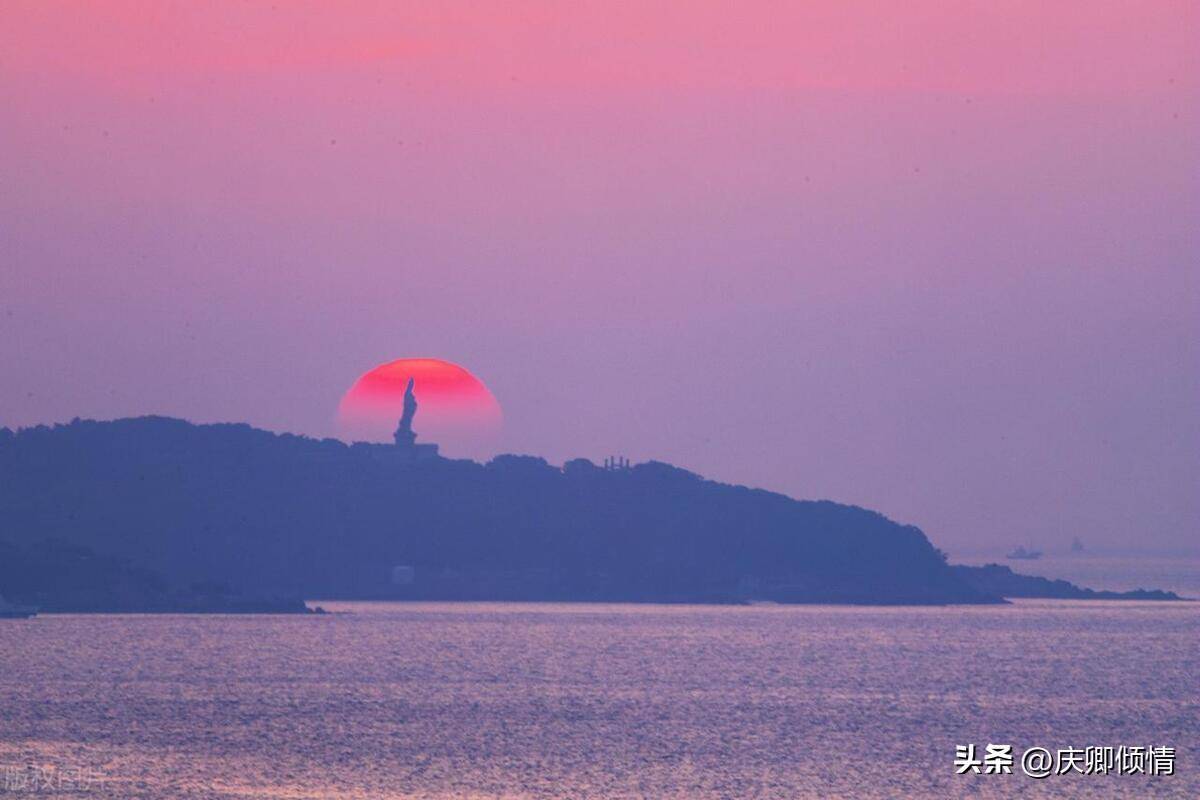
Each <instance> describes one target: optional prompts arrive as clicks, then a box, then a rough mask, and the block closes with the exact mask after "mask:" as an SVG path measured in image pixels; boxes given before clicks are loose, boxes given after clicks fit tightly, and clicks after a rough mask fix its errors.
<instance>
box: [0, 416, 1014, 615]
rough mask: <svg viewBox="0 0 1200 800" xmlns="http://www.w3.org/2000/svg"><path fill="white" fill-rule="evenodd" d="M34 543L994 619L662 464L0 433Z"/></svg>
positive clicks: (0, 497) (909, 555) (495, 586)
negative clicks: (958, 608) (950, 610)
mask: <svg viewBox="0 0 1200 800" xmlns="http://www.w3.org/2000/svg"><path fill="white" fill-rule="evenodd" d="M46 539H59V540H62V541H63V542H67V543H71V544H74V545H81V546H85V547H89V548H92V549H94V550H95V551H97V552H99V553H103V554H106V555H107V556H112V557H115V558H119V559H124V560H126V562H128V563H129V564H130V565H131V566H136V567H137V568H142V569H147V570H152V571H154V572H155V573H157V574H159V575H161V576H162V579H163V580H164V581H166V582H168V583H169V584H170V585H173V586H189V585H192V584H195V583H200V582H211V581H216V582H222V583H227V584H231V585H234V586H238V587H243V588H245V589H247V590H249V591H252V592H254V593H255V594H259V595H271V596H294V597H309V598H316V597H320V598H409V599H480V600H482V599H509V600H622V601H656V602H745V601H751V600H766V601H777V602H805V603H878V604H941V603H984V602H1002V601H1001V600H999V598H998V596H997V595H996V594H994V593H991V592H986V591H981V590H979V589H977V588H975V587H973V586H972V585H970V584H969V583H967V582H966V581H964V580H963V579H962V577H960V576H959V575H958V574H956V573H955V572H954V571H953V570H951V569H950V568H949V567H948V566H947V565H946V563H945V558H944V556H943V555H942V554H941V553H940V552H939V551H938V550H936V549H935V548H934V547H933V546H932V545H931V544H930V543H929V541H928V539H926V537H925V535H924V534H923V533H922V532H921V531H920V530H918V529H917V528H915V527H913V526H910V525H899V524H897V523H895V522H892V521H890V520H888V519H886V518H885V517H883V516H881V515H880V514H877V513H875V512H872V511H868V510H865V509H862V508H857V507H854V506H846V505H839V504H837V503H832V502H827V501H819V502H808V501H803V502H802V501H797V500H793V499H790V498H788V497H785V496H783V495H780V494H775V493H772V492H767V491H762V490H756V489H748V488H746V487H743V486H731V485H727V484H721V483H716V482H713V481H708V480H704V479H703V478H701V477H699V476H698V475H695V474H694V473H691V472H688V471H686V470H682V469H678V468H676V467H673V466H670V465H668V464H663V463H658V462H650V463H646V464H639V465H635V466H631V467H626V466H625V465H624V463H622V464H621V465H620V467H619V468H614V469H605V468H601V467H598V466H596V465H595V464H593V463H592V462H590V461H587V460H586V459H575V460H573V461H568V462H567V463H566V464H565V465H564V466H563V467H562V468H558V467H554V466H551V465H549V464H547V463H546V461H545V460H543V459H541V458H535V457H532V456H515V455H506V456H499V457H497V458H495V459H493V460H492V461H491V462H489V463H488V464H486V465H483V464H478V463H475V462H473V461H465V460H451V459H445V458H441V457H438V456H433V457H431V458H423V459H413V458H412V457H411V454H407V453H406V451H405V450H404V448H398V447H396V446H392V445H374V444H362V443H359V444H354V445H346V444H344V443H342V442H340V441H336V440H332V439H325V440H314V439H309V438H304V437H299V436H293V435H289V434H283V435H276V434H272V433H269V432H266V431H262V430H256V429H254V428H251V427H250V426H248V425H244V424H222V425H192V424H189V423H187V422H184V421H182V420H176V419H169V418H163V417H141V418H136V419H121V420H115V421H112V422H94V421H79V420H76V421H74V422H72V423H70V424H68V425H57V426H53V427H46V426H39V427H36V428H28V429H24V430H21V431H20V432H18V433H16V434H14V433H12V432H11V431H7V430H2V431H0V540H7V541H9V542H13V543H14V544H17V545H20V546H22V547H25V548H28V547H30V546H32V545H33V544H34V543H37V542H40V541H43V540H46ZM139 576H140V577H139ZM148 580H149V579H148V578H147V577H146V576H145V575H144V574H142V573H137V574H136V575H135V574H133V573H131V574H129V575H128V576H126V577H125V578H122V581H124V584H122V585H125V584H134V583H139V582H141V583H145V582H146V581H148ZM118 583H120V581H118ZM139 585H140V584H139ZM5 593H9V592H8V590H7V589H6V588H5V587H4V586H3V585H0V594H5ZM13 594H14V595H15V596H17V595H16V593H13ZM151 594H152V592H151Z"/></svg>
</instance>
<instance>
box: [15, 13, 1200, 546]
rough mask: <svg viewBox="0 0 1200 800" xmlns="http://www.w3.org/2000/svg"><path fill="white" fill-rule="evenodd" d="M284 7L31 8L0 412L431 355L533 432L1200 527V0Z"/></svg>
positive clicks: (933, 532)
mask: <svg viewBox="0 0 1200 800" xmlns="http://www.w3.org/2000/svg"><path fill="white" fill-rule="evenodd" d="M276 5H277V7H274V8H273V7H272V5H271V4H269V3H243V2H236V3H234V2H229V3H205V4H196V3H186V4H184V3H180V4H171V3H162V2H147V3H105V4H97V3H90V4H89V3H50V2H28V3H6V4H5V5H4V7H3V9H0V108H3V109H4V110H3V112H0V113H2V114H3V116H2V117H0V120H2V122H3V124H0V374H3V376H4V380H3V381H0V424H4V425H9V426H21V425H29V424H35V423H38V422H50V421H55V420H66V419H70V418H71V417H73V416H76V415H79V416H88V417H98V418H107V417H115V416H123V415H129V414H140V413H147V412H156V413H166V414H172V415H178V416H184V417H187V418H189V419H193V420H197V421H213V420H245V421H249V422H251V423H253V424H257V425H261V426H263V427H267V428H271V429H274V430H291V431H297V432H302V433H308V434H312V435H331V434H332V433H333V432H334V430H335V428H334V414H335V411H336V408H337V403H338V400H339V398H340V397H341V395H342V393H343V392H344V391H345V390H346V388H347V387H348V386H349V385H350V384H351V383H352V382H353V381H354V379H355V378H356V377H357V376H358V375H359V374H361V373H362V372H363V371H364V370H366V369H368V368H370V367H371V366H373V365H375V364H378V363H381V362H384V361H388V360H391V359H395V358H401V357H407V356H433V357H439V358H445V359H449V360H452V361H454V362H457V363H460V364H463V365H464V366H466V367H468V368H470V369H471V370H472V371H473V372H474V373H475V374H476V375H478V376H479V377H480V378H482V379H483V380H484V381H486V382H487V384H488V385H489V386H490V387H491V389H492V391H493V392H494V394H495V395H496V396H497V398H498V399H499V401H500V403H501V404H502V406H503V408H504V416H505V426H506V427H505V430H504V434H503V437H504V440H503V447H504V449H509V450H514V451H520V452H534V453H539V454H543V455H546V456H547V457H548V458H550V459H551V460H554V461H561V460H562V459H564V458H568V457H573V456H576V455H586V456H591V457H593V458H595V459H600V458H602V457H603V456H605V455H607V454H609V453H610V452H621V453H624V454H626V455H628V456H630V457H631V458H633V459H634V460H640V459H644V458H651V457H653V458H660V459H663V460H667V461H672V462H675V463H678V464H680V465H682V466H686V467H688V468H691V469H694V470H696V471H699V472H701V473H704V474H706V475H709V476H712V477H715V478H719V479H724V480H731V481H736V482H744V483H749V484H752V485H759V486H765V487H768V488H772V489H778V490H781V491H785V492H787V493H789V494H793V495H795V496H799V497H828V498H831V499H836V500H841V501H844V502H852V503H857V504H860V505H865V506H870V507H873V508H877V509H879V510H881V511H883V512H884V513H887V514H888V515H889V516H892V517H895V518H897V519H900V520H903V521H906V522H912V523H915V524H918V525H921V526H922V527H923V528H924V529H925V530H926V531H927V532H928V533H929V534H930V536H931V537H932V538H933V539H934V540H935V542H938V543H940V544H943V545H945V546H947V547H948V548H949V549H951V550H952V551H954V550H959V551H969V550H987V549H991V550H996V549H1006V548H1008V547H1009V546H1011V545H1012V544H1015V543H1017V542H1023V543H1031V542H1032V543H1034V544H1038V545H1041V546H1043V547H1047V548H1054V547H1062V546H1065V544H1066V543H1067V542H1069V540H1070V537H1071V536H1073V535H1080V536H1082V537H1083V538H1084V539H1085V540H1087V541H1089V542H1094V543H1095V544H1096V545H1097V546H1108V547H1112V548H1132V547H1138V546H1143V545H1144V546H1148V547H1152V548H1156V549H1159V550H1167V549H1189V548H1190V549H1192V550H1195V548H1196V541H1197V537H1196V533H1197V531H1196V523H1197V520H1198V519H1200V500H1197V497H1198V496H1200V493H1198V492H1196V488H1197V486H1200V414H1198V413H1197V411H1198V409H1197V401H1198V398H1200V352H1198V347H1197V341H1200V337H1198V335H1197V334H1198V333H1200V331H1198V330H1197V322H1196V320H1197V319H1200V287H1198V282H1197V278H1196V262H1197V254H1198V253H1200V234H1198V233H1197V224H1196V220H1197V219H1200V214H1198V212H1200V179H1198V175H1200V157H1198V156H1197V153H1200V147H1198V145H1200V135H1198V134H1200V104H1198V99H1200V68H1198V67H1200V63H1198V55H1200V45H1197V44H1196V43H1197V42H1198V41H1200V24H1198V23H1200V11H1198V9H1197V6H1196V5H1195V4H1194V3H1133V2H1130V3H1104V2H1089V3H1044V2H1027V3H1001V2H978V3H927V2H910V3H852V2H849V3H848V2H837V3H834V2H828V3H815V4H809V5H807V6H805V5H801V4H794V3H787V4H784V3H780V4H768V3H757V4H755V3H736V4H734V3H726V4H716V3H644V2H638V3H614V2H606V3H572V4H561V3H539V4H533V3H478V2H472V3H461V4H452V3H436V4H430V3H423V4H416V3H413V4H405V3H383V2H381V3H365V2H343V3H339V4H327V3H322V4H311V5H308V4H296V3H282V2H281V3H277V4H276ZM434 9H436V10H434ZM418 428H419V420H418ZM482 454H483V453H477V454H476V455H482Z"/></svg>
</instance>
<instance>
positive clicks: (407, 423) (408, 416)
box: [393, 378, 417, 447]
mask: <svg viewBox="0 0 1200 800" xmlns="http://www.w3.org/2000/svg"><path fill="white" fill-rule="evenodd" d="M415 380H416V379H415V378H409V379H408V386H407V387H406V388H405V390H404V414H403V415H402V416H401V417H400V426H399V427H398V428H396V432H395V433H394V434H393V438H394V439H395V440H396V444H397V445H400V446H402V447H412V446H413V444H414V443H415V442H416V441H417V434H416V433H414V432H413V429H412V423H413V417H414V416H416V413H417V396H416V394H415V393H414V392H413V384H414V382H415Z"/></svg>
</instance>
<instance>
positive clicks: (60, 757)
mask: <svg viewBox="0 0 1200 800" xmlns="http://www.w3.org/2000/svg"><path fill="white" fill-rule="evenodd" d="M1105 588H1107V587H1105ZM1176 588H1186V587H1184V586H1178V587H1176ZM322 605H324V606H325V607H326V608H327V609H328V610H329V611H330V612H332V613H329V614H325V615H311V616H255V615H247V616H183V615H41V616H38V617H36V618H34V619H30V620H0V798H3V797H5V796H12V797H97V798H100V797H103V798H123V799H128V798H281V799H282V798H286V799H287V800H296V799H298V798H314V799H316V798H364V799H367V798H369V799H371V800H384V799H386V798H679V799H680V800H682V799H683V798H689V799H691V800H704V799H705V798H921V799H922V800H924V798H956V797H972V798H1002V797H1039V798H1040V797H1052V798H1119V797H1129V798H1154V797H1169V798H1197V797H1200V698H1198V689H1200V603H1188V602H1118V601H1090V602H1089V601H1039V600H1028V601H1020V602H1016V603H1013V604H1012V605H1005V606H977V607H969V606H952V607H940V608H930V607H923V608H914V607H890V608H881V607H852V606H773V605H756V606H747V607H719V606H685V605H679V606H667V605H596V604H490V603H473V604H469V603H461V604H455V603H409V604H402V603H323V604H322ZM971 745H974V747H975V751H974V756H972V755H971V751H969V750H967V748H968V747H970V746H971ZM988 745H993V746H996V748H997V751H998V753H999V754H998V755H996V756H995V757H993V758H990V759H989V760H988V765H989V766H991V767H993V768H994V769H995V771H994V772H991V773H988V772H987V771H986V769H980V771H979V772H975V771H974V768H973V767H972V766H971V763H972V758H974V760H978V761H982V760H983V756H984V754H985V753H986V752H987V747H988ZM1005 748H1008V751H1007V752H1010V753H1011V755H1012V759H1013V761H1012V771H1011V772H1007V771H1005V770H1004V768H1003V766H1004V763H1005V756H1004V753H1005V752H1006V751H1005ZM1037 748H1045V749H1046V750H1047V752H1048V753H1050V754H1051V758H1052V759H1053V763H1054V764H1055V767H1054V769H1055V770H1057V769H1058V768H1059V767H1060V766H1061V765H1062V764H1063V763H1065V764H1066V765H1067V768H1068V769H1067V772H1066V773H1065V774H1054V773H1052V774H1049V775H1045V776H1040V777H1034V776H1031V775H1030V774H1026V772H1025V771H1024V768H1023V764H1024V759H1025V757H1026V756H1025V754H1026V753H1027V752H1028V751H1032V750H1036V749H1037ZM1088 748H1093V749H1092V750H1091V751H1090V752H1091V753H1094V754H1095V756H1094V760H1093V765H1104V764H1105V763H1108V761H1113V762H1114V765H1113V768H1110V769H1106V770H1104V771H1103V772H1100V771H1097V769H1089V770H1087V771H1088V772H1091V774H1085V772H1084V771H1082V770H1083V768H1084V767H1085V766H1086V765H1085V764H1084V763H1083V762H1082V761H1081V760H1080V757H1079V756H1078V755H1071V754H1073V753H1075V751H1079V752H1081V753H1084V754H1086V753H1088V752H1089V750H1088ZM1105 748H1113V750H1112V751H1108V750H1106V749H1105ZM1118 748H1124V749H1123V750H1121V749H1118ZM1155 748H1173V751H1172V752H1171V756H1172V757H1171V759H1170V765H1171V767H1172V768H1173V774H1156V775H1150V774H1147V772H1148V771H1149V770H1150V766H1151V764H1150V762H1151V759H1149V758H1145V759H1144V760H1143V763H1144V764H1145V766H1144V768H1143V770H1142V771H1137V770H1136V769H1135V767H1136V765H1137V761H1138V758H1137V755H1138V753H1142V754H1146V753H1150V752H1154V750H1153V749H1155ZM1060 751H1064V752H1066V753H1067V754H1068V755H1067V756H1065V757H1063V756H1062V754H1061V753H1060ZM1157 752H1158V753H1159V757H1158V758H1157V761H1158V764H1157V765H1156V771H1158V772H1165V771H1166V763H1167V758H1166V751H1164V750H1161V749H1158V750H1157ZM1110 753H1111V754H1112V755H1111V756H1110V755H1109V754H1110ZM1117 754H1120V755H1119V756H1118V755H1117ZM1121 759H1126V760H1127V761H1128V763H1127V764H1126V766H1127V767H1129V769H1128V770H1122V771H1121V774H1117V770H1116V768H1115V765H1116V763H1119V762H1120V760H1121ZM964 765H965V766H964ZM960 768H962V769H965V772H964V773H963V774H958V772H959V770H960ZM1040 771H1041V768H1038V769H1037V770H1035V772H1040Z"/></svg>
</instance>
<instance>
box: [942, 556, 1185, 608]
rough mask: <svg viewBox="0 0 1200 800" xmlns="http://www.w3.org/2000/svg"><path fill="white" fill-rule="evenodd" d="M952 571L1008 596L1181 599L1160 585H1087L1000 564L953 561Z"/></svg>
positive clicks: (983, 589)
mask: <svg viewBox="0 0 1200 800" xmlns="http://www.w3.org/2000/svg"><path fill="white" fill-rule="evenodd" d="M950 569H951V570H953V571H954V574H955V575H957V576H958V577H960V578H962V579H963V580H964V581H966V582H967V583H969V584H970V585H971V586H974V587H975V588H976V589H978V590H979V591H981V592H985V593H987V594H994V595H999V596H1001V597H1011V598H1018V597H1023V598H1048V599H1055V600H1182V599H1183V598H1182V597H1180V596H1179V595H1177V594H1175V593H1174V592H1165V591H1163V590H1161V589H1133V590H1131V591H1128V592H1112V591H1105V590H1097V589H1087V588H1084V587H1081V586H1076V585H1075V584H1073V583H1069V582H1068V581H1064V580H1057V579H1052V578H1039V577H1037V576H1034V575H1022V574H1020V573H1018V572H1013V571H1012V569H1011V568H1009V567H1006V566H1004V565H1003V564H984V565H983V566H981V567H971V566H965V565H961V564H956V565H953V566H951V567H950Z"/></svg>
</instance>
